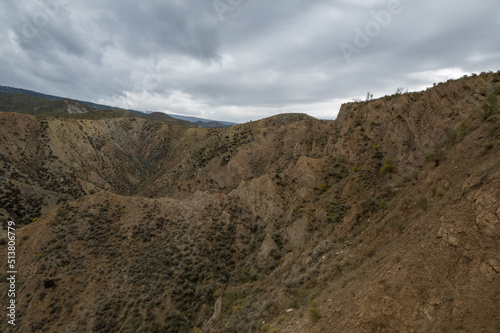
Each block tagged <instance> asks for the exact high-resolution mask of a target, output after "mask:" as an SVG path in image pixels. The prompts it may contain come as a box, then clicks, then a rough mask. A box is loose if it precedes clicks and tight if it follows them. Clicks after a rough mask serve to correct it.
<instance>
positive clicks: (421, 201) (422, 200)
mask: <svg viewBox="0 0 500 333" xmlns="http://www.w3.org/2000/svg"><path fill="white" fill-rule="evenodd" d="M417 206H418V208H420V209H422V210H423V211H426V210H427V208H428V201H427V198H425V197H421V198H420V199H418V202H417Z"/></svg>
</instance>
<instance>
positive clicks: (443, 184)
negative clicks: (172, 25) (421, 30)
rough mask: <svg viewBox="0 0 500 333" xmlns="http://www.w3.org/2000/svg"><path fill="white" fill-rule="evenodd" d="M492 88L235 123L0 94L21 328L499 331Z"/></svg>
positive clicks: (473, 81)
mask: <svg viewBox="0 0 500 333" xmlns="http://www.w3.org/2000/svg"><path fill="white" fill-rule="evenodd" d="M498 92H499V84H498V76H497V75H495V74H486V75H481V76H478V77H472V78H468V79H462V80H457V81H452V82H448V83H446V84H441V85H439V86H437V87H435V88H432V89H429V90H427V91H425V92H420V93H411V94H403V95H395V96H390V97H385V98H381V99H378V100H373V101H369V102H363V103H350V104H346V105H344V106H343V107H342V109H341V111H340V114H339V116H338V118H337V120H335V121H319V120H316V119H314V118H310V117H308V116H305V115H293V114H292V115H280V116H276V117H272V118H268V119H264V120H261V121H257V122H252V123H248V124H243V125H237V126H233V127H231V128H228V129H201V128H184V127H177V126H171V125H166V124H161V123H158V122H152V121H148V120H146V119H141V118H134V117H123V118H120V117H115V118H103V119H83V118H81V119H78V118H64V117H59V118H57V117H51V116H44V117H37V116H32V115H20V114H14V113H0V141H1V143H2V144H1V146H0V155H1V157H2V158H1V160H0V163H1V166H0V167H1V168H2V170H3V172H2V175H1V176H0V180H1V185H0V186H2V187H1V189H0V190H1V192H0V195H1V200H2V206H1V207H0V208H1V210H0V214H2V221H3V222H4V221H7V220H10V219H11V220H15V221H16V222H17V224H18V226H19V225H21V224H29V225H26V226H24V227H22V228H20V229H19V230H18V231H17V238H18V253H17V256H18V260H19V262H18V267H19V274H18V283H19V284H18V285H19V286H20V288H19V294H18V298H17V302H18V309H19V315H20V316H19V322H18V326H17V331H19V332H30V331H33V332H41V331H47V332H59V331H65V332H85V331H95V332H106V331H109V332H139V331H145V332H149V331H151V332H156V331H158V332H162V331H163V332H192V331H196V328H199V330H198V331H196V332H200V331H202V332H257V331H269V332H273V331H277V332H324V331H328V332H333V331H342V332H372V331H373V332H379V331H387V332H393V331H405V332H428V331H429V332H432V331H439V332H442V331H454V332H455V331H456V332H471V331H485V332H490V331H491V332H493V331H495V330H497V329H498V327H500V322H499V321H498V318H500V312H499V307H498V304H499V297H500V296H499V295H500V284H499V283H498V281H499V278H500V277H499V272H500V255H499V253H500V252H499V249H500V248H499V246H500V245H499V244H498V239H500V238H499V236H500V199H499V198H500V190H499V188H500V187H499V186H498V185H499V179H500V171H499V169H498V168H497V165H498V164H499V162H500V154H499V147H500V123H499V120H500V114H499V113H498V112H497V113H493V114H492V115H487V114H484V109H483V103H484V102H485V101H486V100H487V99H488V97H490V96H492V95H495V96H496V95H498ZM35 217H37V218H39V219H38V220H36V221H35V222H32V220H33V219H34V218H35ZM30 222H32V223H30ZM5 256H6V252H5V251H3V252H2V253H1V254H0V260H6V257H5ZM4 262H5V261H4ZM2 281H6V279H2ZM0 287H1V288H5V289H4V290H7V284H6V283H5V282H1V283H0ZM292 309H293V310H292ZM1 325H3V326H1V327H2V329H7V324H6V323H2V324H1Z"/></svg>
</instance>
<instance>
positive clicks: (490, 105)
mask: <svg viewBox="0 0 500 333" xmlns="http://www.w3.org/2000/svg"><path fill="white" fill-rule="evenodd" d="M499 109H500V106H499V105H498V98H497V95H496V93H495V91H490V93H489V94H488V96H487V97H486V100H485V101H484V102H483V105H482V107H481V110H482V117H483V120H486V119H488V118H489V117H490V116H491V115H493V114H494V113H496V112H498V110H499Z"/></svg>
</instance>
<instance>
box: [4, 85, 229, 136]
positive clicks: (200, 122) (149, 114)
mask: <svg viewBox="0 0 500 333" xmlns="http://www.w3.org/2000/svg"><path fill="white" fill-rule="evenodd" d="M5 94H12V95H17V94H23V95H28V96H31V97H38V98H43V99H47V100H51V101H59V100H69V99H68V98H66V97H60V96H54V95H47V94H43V93H39V92H36V91H32V90H27V89H21V88H14V87H7V86H0V95H5ZM6 100H7V99H5V98H3V99H2V102H3V103H2V105H0V109H1V108H3V109H4V110H3V111H16V110H13V109H12V108H15V107H19V102H18V101H16V102H15V103H13V102H12V101H11V100H10V99H8V103H7V104H8V105H9V108H10V109H5V107H6V106H5V105H6ZM38 101H39V102H40V100H38ZM30 102H31V103H30V104H34V103H35V100H33V99H31V100H30ZM76 102H79V103H82V104H85V105H87V106H90V107H93V108H95V109H98V110H125V109H122V108H119V107H116V106H109V105H103V104H97V103H92V102H87V101H78V100H77V101H76ZM23 104H24V106H25V104H26V103H23ZM42 104H46V106H45V107H42V108H41V109H45V108H47V107H51V106H52V104H51V103H48V104H47V103H42ZM37 109H39V108H38V107H37ZM125 111H129V112H132V113H134V114H136V115H139V116H143V117H146V118H149V119H154V120H159V121H166V120H167V118H174V119H178V120H181V121H187V122H189V123H193V124H196V125H197V126H199V127H205V128H225V127H231V126H233V125H236V124H237V123H233V122H228V121H217V120H211V119H204V118H197V117H191V116H181V115H174V114H168V113H165V112H158V111H137V110H131V109H126V110H125ZM18 112H26V111H18ZM165 116H166V117H165ZM167 122H171V119H170V121H167ZM179 123H181V124H182V123H183V122H179ZM184 124H185V123H184Z"/></svg>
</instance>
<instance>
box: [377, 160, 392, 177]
mask: <svg viewBox="0 0 500 333" xmlns="http://www.w3.org/2000/svg"><path fill="white" fill-rule="evenodd" d="M393 170H394V167H393V166H392V160H391V159H390V158H388V159H386V160H385V164H384V166H383V167H381V168H380V172H382V173H390V172H392V171H393Z"/></svg>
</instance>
